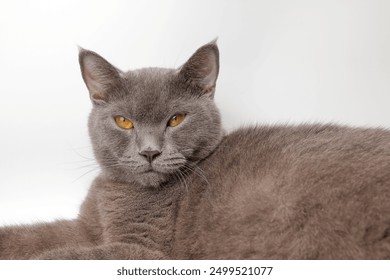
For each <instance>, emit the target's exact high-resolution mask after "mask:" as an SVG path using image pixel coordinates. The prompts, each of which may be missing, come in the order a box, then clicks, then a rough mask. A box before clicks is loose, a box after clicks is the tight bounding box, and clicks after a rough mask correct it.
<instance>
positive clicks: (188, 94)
mask: <svg viewBox="0 0 390 280" xmlns="http://www.w3.org/2000/svg"><path fill="white" fill-rule="evenodd" d="M80 65H81V71H82V74H83V79H84V81H85V83H86V85H87V87H88V89H89V91H90V97H91V100H92V103H93V109H92V112H91V115H90V118H89V132H90V136H91V141H92V144H93V147H94V152H95V156H96V159H97V161H98V162H99V164H100V165H101V168H102V173H101V174H100V176H99V177H98V178H96V180H95V181H94V183H93V184H92V186H91V188H90V191H89V193H88V195H87V197H86V199H85V201H84V203H83V205H82V207H81V209H80V215H79V217H78V219H76V220H72V221H57V222H55V223H49V224H36V225H33V226H28V227H27V226H26V227H22V226H19V227H5V228H1V229H0V259H28V258H38V259H389V258H390V132H389V131H388V130H384V129H361V128H349V127H343V126H334V125H301V126H273V127H267V126H261V127H260V126H257V127H249V128H242V129H238V130H236V131H234V132H232V133H230V134H228V135H223V133H222V128H221V122H220V116H219V112H218V110H217V108H216V106H215V104H214V102H213V96H214V92H215V83H216V79H217V76H218V70H219V55H218V48H217V45H216V43H215V42H211V43H209V44H207V45H205V46H203V47H201V48H200V49H198V50H197V51H196V53H195V54H194V55H193V56H192V57H191V58H190V59H189V60H188V61H187V62H186V63H185V64H184V65H183V66H182V67H180V68H179V69H160V68H146V69H140V70H136V71H129V72H122V71H120V70H118V69H117V68H115V67H114V66H112V65H110V64H109V63H108V62H107V61H106V60H105V59H103V58H102V57H100V56H99V55H97V54H96V53H93V52H91V51H87V50H83V49H81V50H80ZM177 113H185V114H186V117H185V119H184V121H183V122H182V123H181V124H179V125H178V126H176V127H168V126H167V123H168V121H169V119H170V118H171V117H172V116H173V115H174V114H177ZM117 115H120V116H124V117H126V118H128V119H131V120H132V121H133V123H134V128H133V129H129V130H124V129H121V128H119V127H118V126H117V125H116V123H115V121H114V117H115V116H117ZM145 151H146V152H148V151H149V152H150V151H155V152H156V153H157V154H156V155H157V156H156V157H155V158H154V160H151V159H149V160H148V159H147V158H146V157H145V156H144V155H142V153H144V152H145Z"/></svg>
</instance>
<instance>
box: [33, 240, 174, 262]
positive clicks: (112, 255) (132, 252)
mask: <svg viewBox="0 0 390 280" xmlns="http://www.w3.org/2000/svg"><path fill="white" fill-rule="evenodd" d="M37 259H41V260H163V259H168V257H167V256H166V255H164V254H163V253H162V252H161V251H158V250H152V249H148V248H146V247H144V246H142V245H138V244H127V243H111V244H104V245H100V246H96V247H84V248H83V247H74V248H60V249H55V250H52V251H48V252H45V253H43V254H41V255H39V256H37Z"/></svg>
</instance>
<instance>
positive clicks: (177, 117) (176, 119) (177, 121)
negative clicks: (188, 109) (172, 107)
mask: <svg viewBox="0 0 390 280" xmlns="http://www.w3.org/2000/svg"><path fill="white" fill-rule="evenodd" d="M185 117H186V115H185V114H176V115H174V116H173V117H172V118H171V119H170V120H169V122H168V126H172V127H174V126H177V125H179V124H180V123H181V122H182V121H183V120H184V118H185Z"/></svg>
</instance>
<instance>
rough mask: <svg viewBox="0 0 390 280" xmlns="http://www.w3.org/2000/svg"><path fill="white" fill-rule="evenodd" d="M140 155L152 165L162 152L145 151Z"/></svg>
mask: <svg viewBox="0 0 390 280" xmlns="http://www.w3.org/2000/svg"><path fill="white" fill-rule="evenodd" d="M139 154H140V155H141V156H143V157H145V158H146V159H147V160H148V161H149V162H150V163H151V162H152V161H153V160H154V159H155V158H156V157H157V156H158V155H159V154H161V152H160V151H157V150H145V151H141V152H140V153H139Z"/></svg>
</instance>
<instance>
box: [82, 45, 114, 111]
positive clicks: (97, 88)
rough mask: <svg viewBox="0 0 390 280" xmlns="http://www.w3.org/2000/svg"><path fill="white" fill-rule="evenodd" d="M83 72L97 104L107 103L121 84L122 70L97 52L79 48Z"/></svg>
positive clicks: (93, 99) (91, 96) (92, 98)
mask: <svg viewBox="0 0 390 280" xmlns="http://www.w3.org/2000/svg"><path fill="white" fill-rule="evenodd" d="M79 63H80V69H81V74H82V76H83V79H84V82H85V84H86V86H87V88H88V90H89V94H90V98H91V100H92V102H93V103H94V104H95V105H101V104H104V103H107V102H108V101H109V100H110V99H111V98H112V97H113V95H114V94H115V93H116V92H117V91H118V89H119V88H120V85H121V71H120V70H118V69H116V68H115V67H114V66H112V65H111V64H110V63H109V62H108V61H107V60H105V59H104V58H103V57H101V56H100V55H98V54H97V53H95V52H92V51H89V50H85V49H83V48H79Z"/></svg>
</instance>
